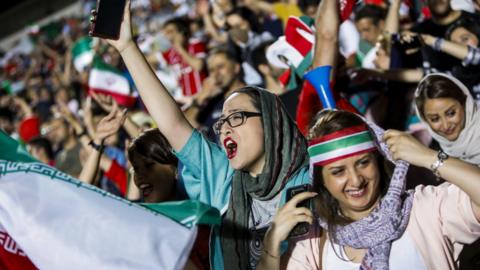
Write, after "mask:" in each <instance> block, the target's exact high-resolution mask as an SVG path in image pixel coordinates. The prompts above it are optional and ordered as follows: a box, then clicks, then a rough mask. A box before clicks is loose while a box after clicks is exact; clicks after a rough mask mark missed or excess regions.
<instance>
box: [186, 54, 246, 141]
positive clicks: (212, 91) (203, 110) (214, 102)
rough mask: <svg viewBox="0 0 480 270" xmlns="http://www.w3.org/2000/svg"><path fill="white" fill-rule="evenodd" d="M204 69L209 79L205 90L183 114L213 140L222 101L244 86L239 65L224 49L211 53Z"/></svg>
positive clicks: (206, 81)
mask: <svg viewBox="0 0 480 270" xmlns="http://www.w3.org/2000/svg"><path fill="white" fill-rule="evenodd" d="M207 68H208V73H209V76H208V78H207V79H206V80H205V81H204V89H203V91H202V92H201V93H199V94H198V95H197V96H196V97H195V99H194V100H193V102H192V104H191V106H190V107H189V108H188V109H187V111H186V112H185V115H186V117H187V119H188V120H189V121H190V123H192V125H193V126H194V127H197V128H198V129H199V130H200V131H201V132H202V133H203V134H205V135H206V136H207V137H208V138H209V139H210V140H212V141H216V140H217V136H216V135H215V133H214V132H213V130H212V126H213V124H214V123H215V122H216V121H217V120H218V118H219V117H220V116H221V114H222V108H223V102H224V101H225V98H226V97H227V96H229V95H230V94H231V93H232V92H233V91H234V90H235V89H238V88H240V87H243V86H244V85H245V84H244V82H243V79H242V78H243V71H242V67H241V65H240V63H239V62H238V61H237V59H236V58H235V56H233V55H232V53H231V52H229V51H228V50H226V49H225V48H219V49H216V50H212V51H211V52H210V54H209V55H208V58H207Z"/></svg>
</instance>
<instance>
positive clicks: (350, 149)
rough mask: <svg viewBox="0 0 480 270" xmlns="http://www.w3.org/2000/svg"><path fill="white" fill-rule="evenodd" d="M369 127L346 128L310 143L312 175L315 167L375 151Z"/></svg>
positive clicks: (309, 152) (309, 154)
mask: <svg viewBox="0 0 480 270" xmlns="http://www.w3.org/2000/svg"><path fill="white" fill-rule="evenodd" d="M376 149H377V148H376V146H375V144H374V142H373V139H372V137H371V136H370V132H369V130H368V129H367V126H366V125H364V124H362V125H358V126H354V127H349V128H345V129H342V130H339V131H335V132H333V133H330V134H327V135H325V136H322V137H320V138H315V139H312V140H310V141H309V142H308V156H309V157H310V175H311V176H313V168H314V167H315V166H325V165H327V164H330V163H332V162H335V161H338V160H341V159H344V158H348V157H351V156H354V155H358V154H363V153H367V152H371V151H375V150H376Z"/></svg>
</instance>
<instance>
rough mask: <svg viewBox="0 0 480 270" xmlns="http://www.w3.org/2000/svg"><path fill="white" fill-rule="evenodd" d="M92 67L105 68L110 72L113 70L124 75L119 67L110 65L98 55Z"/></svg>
mask: <svg viewBox="0 0 480 270" xmlns="http://www.w3.org/2000/svg"><path fill="white" fill-rule="evenodd" d="M92 68H94V69H100V70H104V71H110V72H113V73H115V74H118V75H121V76H123V74H122V73H121V72H120V71H119V70H118V69H116V68H114V67H112V66H110V65H109V64H107V63H105V62H103V61H102V60H100V58H98V57H95V58H94V60H93V65H92Z"/></svg>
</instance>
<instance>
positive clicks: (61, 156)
mask: <svg viewBox="0 0 480 270" xmlns="http://www.w3.org/2000/svg"><path fill="white" fill-rule="evenodd" d="M42 131H43V132H42V135H45V136H46V138H47V139H49V140H50V141H51V142H52V144H53V149H54V152H55V153H56V154H55V166H56V167H57V169H59V170H60V171H62V172H65V173H67V174H69V175H71V176H73V177H78V176H79V175H80V172H81V171H82V165H81V163H80V155H79V154H80V150H81V149H82V144H81V143H80V142H79V141H78V139H77V136H76V134H75V130H74V128H73V127H72V126H71V125H69V124H68V123H67V122H66V120H65V119H64V118H62V117H57V118H54V119H52V120H50V121H48V122H47V123H45V124H44V125H43V127H42ZM78 135H81V134H78Z"/></svg>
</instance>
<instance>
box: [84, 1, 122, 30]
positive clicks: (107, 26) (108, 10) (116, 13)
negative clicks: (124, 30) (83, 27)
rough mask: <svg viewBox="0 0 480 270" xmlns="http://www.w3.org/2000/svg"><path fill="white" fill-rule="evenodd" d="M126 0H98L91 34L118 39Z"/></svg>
mask: <svg viewBox="0 0 480 270" xmlns="http://www.w3.org/2000/svg"><path fill="white" fill-rule="evenodd" d="M125 1H126V0H98V1H97V16H96V20H95V23H94V24H93V25H92V31H91V36H96V37H101V38H108V39H118V38H119V35H120V25H121V23H122V20H123V10H124V8H125Z"/></svg>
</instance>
